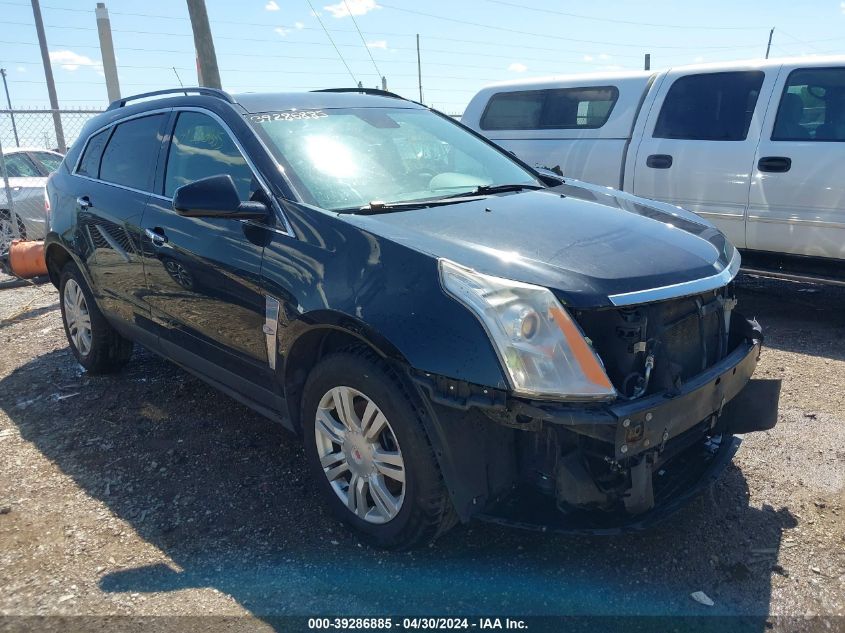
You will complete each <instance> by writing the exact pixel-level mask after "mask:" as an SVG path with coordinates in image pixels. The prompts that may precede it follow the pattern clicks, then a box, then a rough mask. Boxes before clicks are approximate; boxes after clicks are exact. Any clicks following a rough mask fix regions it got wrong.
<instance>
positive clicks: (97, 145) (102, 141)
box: [76, 128, 111, 178]
mask: <svg viewBox="0 0 845 633" xmlns="http://www.w3.org/2000/svg"><path fill="white" fill-rule="evenodd" d="M109 134H111V128H109V129H107V130H103V131H102V132H99V133H97V134H95V135H94V136H92V137H91V140H90V141H88V145H86V146H85V153H84V154H83V155H82V160H81V161H80V163H79V169H77V170H76V173H77V174H80V175H81V176H88V177H89V178H99V177H100V159H101V158H102V157H103V150H104V149H105V147H106V141H108V140H109Z"/></svg>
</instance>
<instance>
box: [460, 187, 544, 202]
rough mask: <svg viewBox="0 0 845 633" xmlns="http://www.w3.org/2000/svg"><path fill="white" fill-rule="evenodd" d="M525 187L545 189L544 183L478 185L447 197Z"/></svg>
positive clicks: (520, 189) (487, 193)
mask: <svg viewBox="0 0 845 633" xmlns="http://www.w3.org/2000/svg"><path fill="white" fill-rule="evenodd" d="M525 189H530V190H532V191H534V190H536V189H545V187H544V186H543V185H531V184H508V185H478V186H477V187H476V188H475V189H471V190H469V191H463V192H461V193H456V194H452V195H449V196H446V197H445V198H446V199H450V198H466V197H469V196H486V195H491V194H494V193H507V192H509V191H523V190H525Z"/></svg>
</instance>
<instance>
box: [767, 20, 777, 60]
mask: <svg viewBox="0 0 845 633" xmlns="http://www.w3.org/2000/svg"><path fill="white" fill-rule="evenodd" d="M774 34H775V27H772V30H771V31H769V43H768V44H767V45H766V59H769V51H770V50H772V36H773V35H774Z"/></svg>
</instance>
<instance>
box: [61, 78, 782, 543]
mask: <svg viewBox="0 0 845 633" xmlns="http://www.w3.org/2000/svg"><path fill="white" fill-rule="evenodd" d="M139 97H144V99H140V98H138V97H132V98H128V99H123V100H121V101H117V102H115V103H113V104H112V105H111V106H110V107H109V109H108V110H107V111H106V112H105V113H103V114H102V115H99V116H97V117H96V118H94V119H92V120H91V121H90V122H89V123H88V124H87V125H86V126H85V129H84V131H83V132H82V134H81V136H80V137H79V141H78V142H77V143H74V146H73V149H71V151H70V152H69V153H68V155H67V157H66V158H65V160H64V162H63V164H62V167H61V168H60V169H59V170H58V172H56V173H55V174H54V175H53V177H52V178H51V179H50V181H49V185H48V195H49V200H50V205H51V208H52V209H53V216H52V226H51V230H50V233H49V235H48V237H47V239H46V256H47V262H48V267H49V272H50V278H51V280H52V282H53V283H54V284H55V285H56V286H57V287H58V288H59V290H60V297H61V309H62V317H63V319H64V325H65V329H66V331H67V336H68V340H69V342H70V346H71V349H72V350H73V353H74V354H75V356H76V358H77V359H78V360H79V362H80V364H82V366H83V367H84V368H85V369H87V370H88V371H89V372H91V373H92V374H94V373H105V372H110V371H115V370H118V369H119V368H120V367H121V366H123V365H124V364H125V363H126V362H127V361H128V360H129V359H130V356H131V354H132V348H133V344H134V343H139V344H141V345H143V346H144V347H146V348H148V349H150V350H152V351H154V352H156V353H158V354H160V355H162V356H164V357H165V358H168V359H170V360H172V361H173V362H175V363H178V364H179V365H180V366H182V367H184V368H185V369H187V370H189V371H191V372H193V373H195V374H196V375H198V376H200V377H201V378H202V379H204V380H206V381H207V382H209V383H210V384H212V385H214V386H215V387H217V388H219V389H220V390H222V391H224V392H226V393H227V394H229V395H230V396H232V397H234V398H237V399H238V400H240V401H242V402H244V403H246V404H247V405H249V406H250V407H252V408H253V409H255V410H256V411H258V412H260V413H262V414H264V415H265V416H267V417H269V418H271V419H273V420H277V421H279V422H280V423H281V424H283V425H284V426H286V427H287V428H289V429H290V430H291V431H293V432H295V433H298V434H300V435H301V436H302V439H303V442H304V444H305V450H306V454H307V459H308V462H309V467H310V469H311V470H312V474H313V476H314V477H316V478H317V479H318V480H319V484H318V485H319V487H320V489H321V490H322V491H323V494H324V496H325V500H326V502H327V503H328V504H330V505H331V507H332V508H333V509H334V511H335V512H336V513H337V514H338V516H339V517H340V518H341V519H342V520H344V521H345V522H346V523H348V524H349V525H351V526H352V527H353V528H355V529H357V530H358V531H360V532H361V533H363V534H364V535H365V536H366V537H368V538H369V540H370V541H371V542H373V543H375V544H377V545H380V546H384V547H409V546H413V545H416V544H419V543H423V542H426V541H430V540H431V539H433V538H435V537H436V536H437V535H439V534H441V533H442V532H443V531H445V530H446V529H448V528H449V527H450V526H452V525H453V524H454V523H455V522H456V521H458V520H460V521H468V520H469V519H470V518H472V517H479V518H484V519H487V520H493V521H499V522H503V523H509V524H518V525H522V526H536V527H543V528H544V529H558V530H569V531H590V532H607V531H616V530H620V529H626V528H634V527H636V528H642V527H643V526H644V525H645V524H647V523H649V522H651V521H652V520H654V519H655V518H657V517H659V516H662V515H665V514H666V513H667V512H668V511H671V510H673V509H675V508H677V507H679V506H680V505H681V504H682V503H683V502H684V501H686V500H687V499H689V497H690V496H691V495H692V494H694V493H695V492H696V491H698V490H700V489H701V487H702V486H704V485H705V484H706V483H707V482H709V481H711V480H712V478H713V477H714V476H715V475H716V474H718V473H719V472H720V471H721V469H722V468H723V467H724V466H725V465H726V464H727V463H728V462H730V460H731V458H732V456H733V454H734V452H735V451H736V448H737V445H738V443H739V440H738V439H737V438H735V437H734V436H735V434H737V433H744V432H749V431H754V430H760V429H765V428H771V426H772V425H773V424H774V422H775V419H776V408H777V385H772V384H769V383H767V382H764V381H750V377H751V374H752V372H753V371H754V368H755V366H756V364H757V359H758V356H759V353H760V344H761V336H760V329H759V327H758V326H757V324H756V322H754V321H748V320H746V319H745V318H743V317H742V316H740V315H739V314H738V313H737V312H736V311H735V310H734V307H735V304H736V301H735V299H734V298H733V292H732V280H733V278H734V276H735V275H736V273H737V270H738V269H739V263H740V259H739V255H738V253H737V251H736V249H735V248H734V247H733V246H732V245H731V244H730V243H729V242H728V241H727V240H726V239H725V237H724V235H722V234H721V233H720V232H719V231H718V230H717V229H715V228H714V227H713V226H712V225H710V224H709V223H708V222H707V221H706V220H703V219H701V218H699V217H696V216H695V215H693V214H691V213H688V212H686V211H684V210H682V209H679V208H677V207H674V206H670V205H666V204H662V203H657V202H652V201H647V200H642V199H639V198H636V197H634V196H631V195H628V194H624V193H620V192H617V191H613V190H610V189H607V188H602V187H595V186H591V185H587V184H583V183H577V182H572V181H564V180H563V179H561V178H559V177H557V176H553V175H552V174H550V173H540V172H538V171H536V170H534V169H532V168H531V167H529V166H527V165H525V164H524V163H521V162H520V161H518V160H517V159H515V158H514V157H513V156H511V155H509V154H508V153H507V152H504V151H502V150H501V149H500V148H498V147H497V146H496V145H494V144H492V143H490V142H489V141H487V140H485V139H484V138H482V137H481V136H478V135H477V134H475V133H474V132H472V131H470V130H468V129H467V128H465V127H463V126H462V125H460V124H459V123H456V122H455V121H453V120H451V119H450V118H449V117H446V116H444V115H442V114H439V113H438V112H436V111H433V110H431V109H429V108H426V107H425V106H423V105H420V104H418V103H415V102H412V101H407V100H405V99H402V98H400V97H398V96H396V95H392V94H390V93H384V92H380V91H373V90H327V91H317V92H310V93H304V94H245V95H239V96H231V95H229V94H227V93H225V92H222V91H216V90H211V89H205V88H199V89H197V88H193V89H180V90H175V91H174V90H171V91H160V92H157V93H149V94H146V95H139ZM222 467H225V465H224V464H221V468H222Z"/></svg>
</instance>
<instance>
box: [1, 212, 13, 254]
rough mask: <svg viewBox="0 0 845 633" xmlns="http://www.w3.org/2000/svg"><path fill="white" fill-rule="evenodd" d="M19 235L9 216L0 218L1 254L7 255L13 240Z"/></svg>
mask: <svg viewBox="0 0 845 633" xmlns="http://www.w3.org/2000/svg"><path fill="white" fill-rule="evenodd" d="M16 237H17V236H16V235H15V231H14V229H13V228H12V223H11V221H10V220H9V219H8V218H5V217H2V218H0V255H5V254H6V253H8V252H9V249H10V248H11V247H12V240H13V239H15V238H16Z"/></svg>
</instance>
